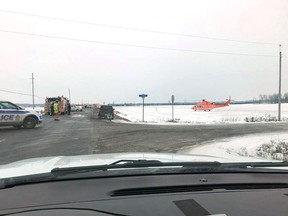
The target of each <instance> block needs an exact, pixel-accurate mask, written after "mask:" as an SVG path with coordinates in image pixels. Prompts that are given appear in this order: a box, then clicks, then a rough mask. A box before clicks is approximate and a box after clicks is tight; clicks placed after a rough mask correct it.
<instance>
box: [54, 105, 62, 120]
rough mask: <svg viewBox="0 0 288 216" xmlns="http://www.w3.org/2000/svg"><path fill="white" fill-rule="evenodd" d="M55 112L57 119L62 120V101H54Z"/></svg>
mask: <svg viewBox="0 0 288 216" xmlns="http://www.w3.org/2000/svg"><path fill="white" fill-rule="evenodd" d="M54 114H55V119H54V120H55V121H59V120H60V115H61V111H60V103H59V101H58V100H56V101H55V102H54Z"/></svg>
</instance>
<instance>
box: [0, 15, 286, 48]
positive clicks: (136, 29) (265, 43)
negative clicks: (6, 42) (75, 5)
mask: <svg viewBox="0 0 288 216" xmlns="http://www.w3.org/2000/svg"><path fill="white" fill-rule="evenodd" d="M0 11H1V12H5V13H13V14H19V15H24V16H33V17H39V18H44V19H52V20H59V21H64V22H73V23H79V24H86V25H95V26H101V27H106V28H117V29H123V30H130V31H140V32H148V33H154V34H165V35H172V36H181V37H193V38H200V39H207V40H218V41H229V42H237V43H250V44H263V45H277V46H278V45H279V43H271V42H257V41H246V40H236V39H228V38H217V37H206V36H199V35H191V34H180V33H173V32H164V31H154V30H148V29H138V28H130V27H125V26H117V25H106V24H99V23H94V22H86V21H79V20H73V19H65V18H58V17H51V16H43V15H37V14H30V13H23V12H17V11H10V10H0ZM282 46H288V44H287V45H285V44H284V45H283V44H282Z"/></svg>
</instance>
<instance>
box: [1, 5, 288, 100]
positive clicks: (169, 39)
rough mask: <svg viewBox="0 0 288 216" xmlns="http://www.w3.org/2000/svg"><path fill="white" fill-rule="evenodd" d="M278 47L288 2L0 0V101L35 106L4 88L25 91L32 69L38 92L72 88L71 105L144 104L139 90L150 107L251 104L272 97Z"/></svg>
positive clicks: (287, 34) (286, 61)
mask: <svg viewBox="0 0 288 216" xmlns="http://www.w3.org/2000/svg"><path fill="white" fill-rule="evenodd" d="M3 10H4V11H3ZM5 11H6V12H5ZM7 11H10V12H7ZM11 12H19V13H25V14H31V15H40V16H42V17H37V16H28V15H24V14H17V13H11ZM43 16H46V17H53V18H60V19H66V20H75V21H80V22H71V21H69V22H68V21H64V20H59V19H48V18H44V17H43ZM81 22H82V23H81ZM88 23H91V24H88ZM92 23H94V24H93V25H92ZM108 26H110V27H108ZM111 26H114V27H111ZM116 27H124V28H116ZM131 29H140V30H147V31H136V30H131ZM13 32H14V33H13ZM16 32H18V33H16ZM156 32H158V33H156ZM159 32H164V33H173V34H161V33H159ZM19 33H21V34H19ZM22 33H29V34H33V35H27V34H22ZM36 35H42V37H41V36H36ZM181 35H186V36H181ZM187 35H191V36H187ZM43 36H45V37H43ZM47 36H49V37H47ZM192 36H201V37H208V38H219V39H229V40H239V41H251V42H264V43H271V44H261V43H240V42H235V41H229V40H214V39H207V38H201V37H192ZM57 37H58V38H57ZM64 38H65V39H64ZM70 39H73V40H70ZM280 43H281V44H286V45H288V1H287V0H273V1H272V0H238V1H236V0H198V1H193V0H188V1H179V0H175V1H167V0H163V1H156V0H151V1H150V0H145V1H137V0H131V1H130V0H129V1H128V0H127V1H120V0H115V1H112V0H105V1H96V0H91V1H90V0H81V1H80V0H67V1H66V0H65V1H64V0H63V1H60V0H49V1H40V0H34V1H33V0H25V1H23V0H9V1H8V0H6V1H0V75H1V79H0V90H1V91H0V99H5V100H10V101H12V102H15V103H30V102H32V99H31V97H30V96H24V95H17V94H12V93H7V92H3V91H2V90H5V91H13V92H20V93H25V94H31V74H32V73H34V76H35V94H36V95H37V96H39V97H43V98H45V97H46V96H48V97H52V96H58V95H64V96H68V88H70V90H71V99H72V102H74V103H79V102H81V101H83V102H85V103H88V102H89V103H103V102H106V103H111V102H115V103H124V102H140V98H139V97H138V95H139V94H140V93H147V94H148V98H147V102H168V101H169V99H170V98H171V95H172V94H174V95H175V97H176V101H193V100H198V99H202V98H206V99H210V100H225V99H226V98H228V97H229V96H232V98H233V99H235V100H245V99H253V98H254V97H258V96H259V94H272V93H277V91H278V67H279V58H278V55H279V46H278V45H277V44H280ZM123 45H133V46H123ZM134 45H136V46H134ZM156 48H162V49H156ZM163 48H164V49H163ZM184 50H185V51H184ZM195 51H200V52H195ZM282 52H283V56H286V58H283V65H282V67H283V71H282V72H283V82H282V83H283V88H282V92H288V86H287V85H286V84H287V81H288V76H287V73H288V58H287V57H288V47H287V46H282ZM221 53H226V54H221ZM227 53H233V54H245V55H232V54H227ZM261 55H263V56H261ZM36 102H37V103H42V102H43V99H42V98H36Z"/></svg>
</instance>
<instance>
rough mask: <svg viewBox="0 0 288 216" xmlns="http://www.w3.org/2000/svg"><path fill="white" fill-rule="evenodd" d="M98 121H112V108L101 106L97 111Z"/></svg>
mask: <svg viewBox="0 0 288 216" xmlns="http://www.w3.org/2000/svg"><path fill="white" fill-rule="evenodd" d="M98 118H99V119H111V120H112V119H114V108H113V107H112V106H110V105H102V106H101V107H100V108H99V111H98Z"/></svg>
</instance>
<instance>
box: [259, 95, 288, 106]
mask: <svg viewBox="0 0 288 216" xmlns="http://www.w3.org/2000/svg"><path fill="white" fill-rule="evenodd" d="M259 102H260V103H272V104H275V103H278V94H271V95H265V94H260V95H259ZM281 102H282V103H288V92H286V93H284V94H282V96H281Z"/></svg>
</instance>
